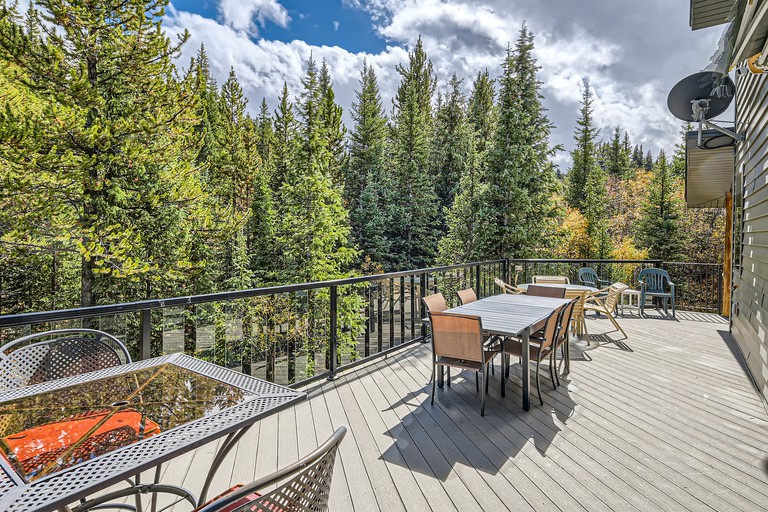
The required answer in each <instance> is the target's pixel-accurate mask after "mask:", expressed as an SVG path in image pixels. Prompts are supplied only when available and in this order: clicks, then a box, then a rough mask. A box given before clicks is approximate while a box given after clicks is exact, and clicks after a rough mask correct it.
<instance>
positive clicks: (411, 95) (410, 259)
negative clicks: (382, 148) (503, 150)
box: [385, 38, 438, 270]
mask: <svg viewBox="0 0 768 512" xmlns="http://www.w3.org/2000/svg"><path fill="white" fill-rule="evenodd" d="M397 72H398V73H399V74H400V77H401V81H400V85H399V87H398V89H397V93H396V94H395V98H394V100H393V102H394V108H393V115H392V122H393V129H392V130H391V151H392V158H391V166H392V167H391V170H390V177H391V187H392V190H393V191H395V194H394V195H393V197H392V201H391V202H390V203H389V204H388V205H387V206H388V211H387V213H386V218H387V222H388V226H387V230H386V233H387V237H388V241H389V243H390V244H391V251H390V254H391V255H392V257H391V259H390V260H389V261H387V262H386V265H385V266H386V268H387V269H389V270H394V269H408V268H420V267H426V266H428V265H430V264H431V263H432V262H433V259H434V256H435V252H436V249H437V234H438V230H437V229H436V224H437V216H438V209H437V207H438V202H437V196H436V195H435V189H434V181H433V178H432V176H431V175H430V174H429V172H428V171H429V169H430V161H429V158H430V149H431V147H432V146H431V142H430V136H431V134H432V95H433V94H434V90H435V78H434V75H433V73H432V63H431V62H430V61H429V59H428V58H427V54H426V53H425V52H424V46H423V44H422V42H421V38H419V40H418V41H417V43H416V47H415V48H414V50H413V51H412V52H410V53H409V54H408V66H407V67H406V66H403V65H402V64H401V65H398V66H397Z"/></svg>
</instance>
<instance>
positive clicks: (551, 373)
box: [549, 350, 557, 389]
mask: <svg viewBox="0 0 768 512" xmlns="http://www.w3.org/2000/svg"><path fill="white" fill-rule="evenodd" d="M554 353H555V351H554V350H553V351H552V352H550V353H549V378H550V379H552V389H557V382H556V381H555V373H556V372H555V366H554V364H552V357H553V354H554Z"/></svg>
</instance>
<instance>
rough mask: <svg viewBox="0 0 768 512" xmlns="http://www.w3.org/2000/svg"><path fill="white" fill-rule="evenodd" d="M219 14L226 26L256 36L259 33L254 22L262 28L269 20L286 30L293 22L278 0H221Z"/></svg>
mask: <svg viewBox="0 0 768 512" xmlns="http://www.w3.org/2000/svg"><path fill="white" fill-rule="evenodd" d="M219 12H220V14H221V17H222V19H223V20H224V23H225V24H226V25H228V26H230V27H232V28H234V29H237V30H244V31H246V32H248V33H249V34H251V35H254V36H255V35H257V34H258V32H259V27H258V26H257V25H256V23H255V22H254V20H255V21H258V23H259V25H260V26H261V27H262V28H263V27H264V24H265V23H266V22H267V20H269V21H272V22H273V23H276V24H277V25H280V26H281V27H284V28H285V27H287V26H288V22H290V21H291V17H290V16H289V15H288V11H287V10H286V9H285V7H283V6H282V5H280V3H279V2H278V0H221V3H220V4H219Z"/></svg>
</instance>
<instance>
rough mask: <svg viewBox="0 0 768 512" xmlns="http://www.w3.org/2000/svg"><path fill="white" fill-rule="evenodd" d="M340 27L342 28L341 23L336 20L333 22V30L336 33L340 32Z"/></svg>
mask: <svg viewBox="0 0 768 512" xmlns="http://www.w3.org/2000/svg"><path fill="white" fill-rule="evenodd" d="M340 26H341V23H339V22H338V21H336V20H333V30H334V32H338V31H339V27H340Z"/></svg>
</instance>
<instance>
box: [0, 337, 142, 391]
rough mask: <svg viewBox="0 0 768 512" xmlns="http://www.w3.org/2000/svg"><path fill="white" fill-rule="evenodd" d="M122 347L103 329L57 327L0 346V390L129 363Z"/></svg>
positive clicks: (126, 351)
mask: <svg viewBox="0 0 768 512" xmlns="http://www.w3.org/2000/svg"><path fill="white" fill-rule="evenodd" d="M130 362H131V356H130V354H129V353H128V350H127V349H126V348H125V346H124V345H123V344H122V343H121V342H120V340H118V339H117V338H115V337H114V336H112V335H111V334H107V333H106V332H102V331H97V330H94V329H58V330H54V331H46V332H41V333H37V334H30V335H28V336H24V337H21V338H18V339H15V340H13V341H11V342H9V343H6V344H5V345H3V346H2V347H0V391H5V390H9V389H15V388H19V387H23V386H29V385H31V384H38V383H40V382H47V381H49V380H56V379H62V378H64V377H70V376H72V375H79V374H81V373H88V372H93V371H96V370H101V369H104V368H111V367H112V366H118V365H121V364H124V363H130Z"/></svg>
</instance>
